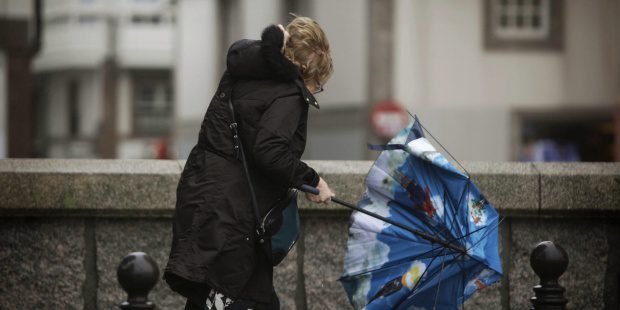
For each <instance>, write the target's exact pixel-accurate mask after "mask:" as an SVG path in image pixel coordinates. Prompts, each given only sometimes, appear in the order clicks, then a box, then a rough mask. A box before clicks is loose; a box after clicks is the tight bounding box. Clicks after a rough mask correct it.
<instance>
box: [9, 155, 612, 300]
mask: <svg viewBox="0 0 620 310" xmlns="http://www.w3.org/2000/svg"><path fill="white" fill-rule="evenodd" d="M183 164H184V162H182V161H148V160H34V159H23V160H13V159H9V160H1V161H0V274H1V275H2V278H3V279H2V281H0V309H113V308H114V307H115V305H117V304H118V303H120V302H121V301H123V300H124V298H125V297H126V296H125V293H124V292H123V291H122V290H121V288H120V286H119V285H118V283H117V281H116V267H117V266H118V264H119V263H120V261H121V259H122V258H123V257H124V256H125V255H127V254H128V253H130V252H135V251H143V252H147V253H148V254H150V255H151V256H152V257H153V258H154V259H155V260H156V261H157V263H158V264H159V266H160V268H162V267H163V265H164V264H165V262H166V259H167V255H168V250H169V247H170V241H171V240H170V239H171V229H172V225H171V216H172V212H173V209H174V202H175V189H176V183H177V181H178V177H179V175H180V172H181V170H182V167H183ZM309 164H310V165H311V166H313V167H315V168H316V169H317V170H318V171H319V172H320V173H321V175H323V177H324V178H325V179H326V180H327V182H328V183H329V184H330V185H331V186H332V187H333V189H334V191H335V192H336V193H337V195H338V196H339V197H340V198H342V199H344V200H347V201H351V202H356V201H357V200H358V199H359V196H360V195H361V194H362V193H363V191H364V177H365V175H366V173H367V171H368V169H369V167H370V165H371V163H370V162H366V161H364V162H357V161H315V162H313V161H311V162H309ZM464 166H465V168H466V169H467V170H468V171H469V173H470V174H471V176H472V178H473V179H474V181H475V182H476V183H477V184H478V185H479V187H480V188H481V190H482V191H483V192H484V193H485V195H486V196H487V197H488V199H489V200H490V201H491V202H492V203H493V204H494V205H495V206H496V208H497V209H498V211H499V212H500V213H501V214H502V215H503V216H504V217H505V218H504V220H503V222H502V224H501V227H500V246H501V251H502V252H501V255H502V259H503V268H504V272H505V276H504V278H503V280H502V282H501V283H500V284H497V285H495V286H493V287H489V288H487V289H485V290H483V291H482V292H480V293H477V294H476V295H474V297H472V298H471V299H470V300H468V301H467V303H466V308H482V309H523V308H528V307H529V298H530V297H531V296H533V292H532V290H531V287H532V286H534V285H536V284H537V282H538V280H537V277H536V276H535V274H534V273H533V271H532V270H531V268H530V266H529V254H530V251H531V250H532V249H533V248H534V246H535V245H536V244H537V243H538V242H541V241H544V240H552V241H554V242H556V244H559V245H561V246H562V247H564V248H565V249H566V251H567V253H568V255H569V260H570V262H569V267H568V270H567V272H566V273H565V274H564V276H563V277H562V278H561V279H560V283H561V284H562V285H563V286H564V287H566V297H567V298H568V299H569V301H570V302H569V308H570V309H586V308H587V309H616V308H618V303H619V301H618V296H619V295H620V286H619V284H618V278H619V276H620V270H619V268H618V266H620V249H618V246H617V245H618V244H619V243H618V242H619V241H620V164H617V163H601V164H586V163H584V164H529V163H466V164H465V165H464ZM300 201H303V200H300ZM300 208H301V212H302V225H303V227H302V229H303V231H302V237H301V238H300V240H299V242H298V244H297V245H296V247H295V249H294V250H293V251H292V253H291V254H290V255H289V256H288V257H287V258H286V259H285V261H284V262H283V263H282V264H281V265H280V266H278V267H277V269H276V271H275V276H274V277H275V280H276V288H277V291H278V293H279V296H280V299H281V302H282V306H283V307H282V308H283V309H349V308H350V306H349V304H348V301H347V299H346V296H345V294H344V291H343V290H342V288H341V286H340V284H339V283H338V281H337V280H338V277H339V275H340V272H341V271H342V262H343V259H344V251H345V248H346V241H347V226H348V215H349V211H348V210H347V209H344V208H342V207H340V206H338V205H335V204H331V205H329V206H319V205H313V204H309V203H307V202H302V203H301V204H300ZM150 299H151V300H152V301H153V302H155V303H156V304H157V306H158V307H159V309H182V308H183V304H184V301H183V300H182V299H181V298H179V296H177V295H175V294H174V293H173V292H171V291H170V290H169V289H168V287H167V286H166V285H165V283H163V282H159V283H158V284H157V286H156V288H155V289H154V290H153V292H152V293H151V295H150Z"/></svg>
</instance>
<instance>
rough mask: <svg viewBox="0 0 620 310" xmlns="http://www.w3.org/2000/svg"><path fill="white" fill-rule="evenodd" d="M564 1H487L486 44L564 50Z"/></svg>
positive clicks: (503, 46) (504, 47)
mask: <svg viewBox="0 0 620 310" xmlns="http://www.w3.org/2000/svg"><path fill="white" fill-rule="evenodd" d="M562 4H563V2H562V1H561V0H486V1H485V22H484V28H485V29H484V31H485V47H486V48H487V49H490V50H495V49H499V50H501V49H529V50H537V49H538V50H540V49H548V50H558V49H561V48H562V44H563V13H562V11H563V10H562Z"/></svg>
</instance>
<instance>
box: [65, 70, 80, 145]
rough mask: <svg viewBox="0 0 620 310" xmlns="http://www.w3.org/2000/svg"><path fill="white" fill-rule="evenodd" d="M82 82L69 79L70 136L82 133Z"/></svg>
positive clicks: (77, 135)
mask: <svg viewBox="0 0 620 310" xmlns="http://www.w3.org/2000/svg"><path fill="white" fill-rule="evenodd" d="M79 97H80V84H79V82H78V81H77V80H72V81H69V84H68V86H67V103H68V111H69V137H71V138H77V137H79V135H80V109H79V105H80V104H79V103H80V99H79Z"/></svg>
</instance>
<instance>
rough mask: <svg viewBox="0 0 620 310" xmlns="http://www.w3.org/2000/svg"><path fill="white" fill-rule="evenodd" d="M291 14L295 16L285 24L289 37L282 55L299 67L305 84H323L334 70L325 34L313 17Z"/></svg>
mask: <svg viewBox="0 0 620 310" xmlns="http://www.w3.org/2000/svg"><path fill="white" fill-rule="evenodd" d="M291 15H292V16H294V17H295V18H294V19H293V20H292V21H291V22H290V23H289V24H288V25H286V31H288V33H289V34H290V37H289V39H288V41H287V43H286V48H285V49H284V56H286V58H288V59H289V60H290V61H291V62H292V63H294V64H295V65H296V66H297V67H298V68H299V70H300V71H301V75H302V78H303V79H304V82H305V83H306V84H310V83H315V84H316V85H317V86H318V85H319V84H320V85H324V84H325V82H327V80H328V79H329V78H330V76H331V75H332V72H333V71H334V67H333V63H332V56H331V54H330V50H329V42H328V41H327V36H325V32H323V29H321V26H319V24H318V23H317V22H316V21H314V20H313V19H311V18H309V17H303V16H297V15H295V14H292V13H291Z"/></svg>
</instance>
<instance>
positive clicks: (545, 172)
mask: <svg viewBox="0 0 620 310" xmlns="http://www.w3.org/2000/svg"><path fill="white" fill-rule="evenodd" d="M308 164H309V165H311V166H312V167H314V168H315V169H316V170H317V171H318V172H319V173H320V174H321V175H322V176H323V177H324V178H325V180H326V181H327V182H328V183H329V184H330V185H331V186H332V188H333V189H334V191H335V192H336V194H337V195H338V197H339V198H341V199H344V200H346V201H350V202H357V201H358V200H359V198H360V197H361V195H362V194H363V192H364V179H365V176H366V174H367V172H368V170H369V169H370V167H371V165H372V162H370V161H309V162H308ZM183 165H184V161H174V160H70V159H5V160H0V216H32V215H48V216H96V217H116V216H122V217H126V216H136V217H145V216H146V217H151V216H154V217H170V216H171V215H172V212H173V210H174V203H175V201H176V195H175V194H176V186H177V182H178V179H179V176H180V173H181V171H182V168H183ZM464 166H465V169H467V171H468V172H469V173H470V175H471V177H472V180H473V181H474V182H475V183H476V184H477V185H478V186H479V187H480V189H481V190H482V191H483V193H485V195H486V196H487V198H488V199H489V200H490V201H491V202H492V203H493V204H494V205H495V207H496V208H497V209H498V210H499V211H500V212H501V213H502V214H504V215H511V216H521V215H522V216H532V215H542V216H545V215H558V214H560V213H561V214H562V216H571V215H575V216H583V215H591V216H609V215H618V214H620V163H570V164H569V163H482V162H468V163H464ZM300 202H301V204H300V208H301V210H302V212H305V213H309V214H312V213H317V214H322V215H343V214H346V213H347V212H348V211H347V209H345V208H343V207H341V206H339V205H336V204H331V205H329V206H323V205H316V204H311V203H308V202H307V201H305V199H301V200H300Z"/></svg>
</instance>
